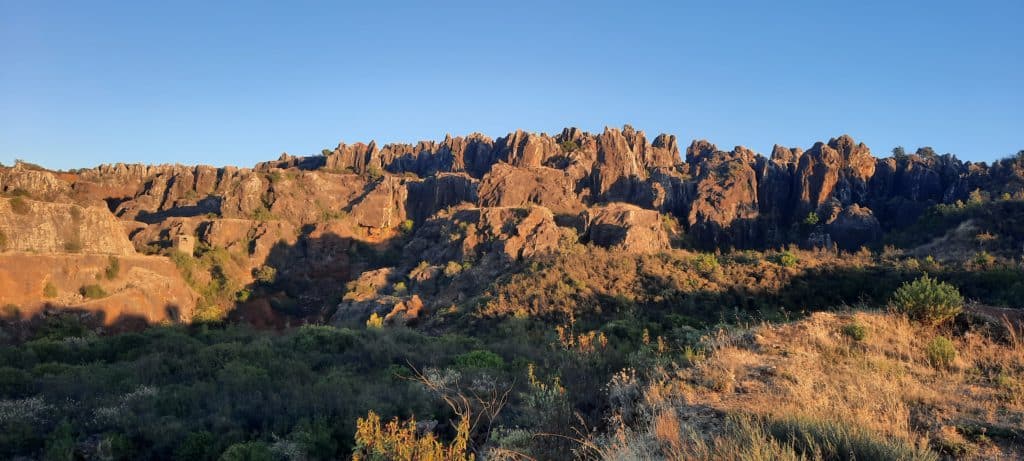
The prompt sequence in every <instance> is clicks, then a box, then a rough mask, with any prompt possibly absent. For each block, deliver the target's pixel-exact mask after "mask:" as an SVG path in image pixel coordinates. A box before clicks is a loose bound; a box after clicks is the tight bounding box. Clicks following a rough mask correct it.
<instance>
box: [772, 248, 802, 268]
mask: <svg viewBox="0 0 1024 461" xmlns="http://www.w3.org/2000/svg"><path fill="white" fill-rule="evenodd" d="M774 260H775V263H776V264H778V265H780V266H782V267H796V265H797V263H799V262H800V259H799V258H797V256H796V255H795V254H793V252H792V251H788V250H787V251H783V252H781V253H779V254H777V255H775V258H774Z"/></svg>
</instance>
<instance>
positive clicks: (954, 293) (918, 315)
mask: <svg viewBox="0 0 1024 461" xmlns="http://www.w3.org/2000/svg"><path fill="white" fill-rule="evenodd" d="M889 305H890V306H891V307H892V308H893V309H894V310H896V311H897V312H902V313H904V314H906V315H907V316H908V317H910V318H911V319H914V320H917V321H920V322H922V323H925V324H928V325H939V324H942V323H945V322H947V321H949V320H951V319H953V317H956V315H957V314H959V313H960V311H961V310H962V309H963V305H964V298H963V297H962V296H960V291H959V290H957V289H956V287H955V286H953V285H950V284H948V283H945V282H940V281H938V280H935V279H933V278H931V277H929V276H928V274H925V275H923V276H921V278H919V279H917V280H914V281H913V282H907V283H904V284H903V285H901V286H900V287H899V288H898V289H897V290H896V292H895V293H893V295H892V299H891V300H890V301H889Z"/></svg>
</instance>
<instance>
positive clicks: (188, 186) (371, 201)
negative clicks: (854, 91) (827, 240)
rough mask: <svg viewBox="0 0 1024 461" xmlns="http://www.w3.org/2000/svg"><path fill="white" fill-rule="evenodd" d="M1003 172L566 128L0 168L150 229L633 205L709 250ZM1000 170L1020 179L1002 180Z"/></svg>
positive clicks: (882, 214) (961, 191)
mask: <svg viewBox="0 0 1024 461" xmlns="http://www.w3.org/2000/svg"><path fill="white" fill-rule="evenodd" d="M999 165H1001V164H999V163H997V164H996V165H994V166H993V167H989V166H987V165H985V164H973V163H970V162H962V161H960V160H958V159H956V158H955V157H953V156H951V155H948V154H947V155H941V156H940V155H935V154H934V153H932V152H931V151H930V149H923V150H922V151H920V152H918V153H915V154H911V155H906V156H904V157H902V158H899V159H896V158H891V157H889V158H876V157H874V156H873V155H872V153H871V150H870V149H869V148H868V147H867V146H866V145H864V144H863V143H858V142H856V141H855V140H854V139H853V138H852V137H850V136H848V135H842V136H839V137H836V138H832V139H829V140H828V142H818V143H815V144H813V145H812V146H811V147H810V148H808V149H806V150H803V149H800V148H796V147H784V146H780V145H776V146H774V147H773V149H772V151H771V153H770V154H769V155H768V156H763V155H761V154H758V153H756V152H754V151H752V150H750V149H747V148H745V147H742V146H737V147H736V148H734V149H732V150H730V151H723V150H720V149H718V147H716V146H715V145H714V144H712V143H710V142H708V141H706V140H696V141H693V142H692V143H691V144H690V145H689V147H687V148H686V150H685V155H681V153H680V148H679V145H678V141H677V138H676V137H675V136H673V135H670V134H659V135H658V136H656V137H654V139H653V141H648V139H647V136H646V134H645V133H644V132H643V131H639V130H636V129H634V128H633V127H632V126H629V125H625V126H623V127H622V128H621V129H617V128H610V127H606V128H605V129H604V130H603V131H602V132H601V133H597V134H593V133H588V132H586V131H583V130H580V129H578V128H566V129H564V130H562V131H561V132H560V133H558V134H556V135H548V134H545V133H530V132H526V131H523V130H517V131H514V132H511V133H509V134H507V135H505V136H503V137H498V138H496V139H492V138H490V137H488V136H486V135H483V134H480V133H473V134H470V135H467V136H451V135H446V136H445V137H444V139H443V140H441V141H419V142H417V143H415V144H397V143H396V144H386V145H383V146H380V145H378V144H377V143H376V142H373V141H371V142H369V143H355V144H346V143H339V144H338V146H337V147H335V148H334V149H330V150H328V149H325V150H324V151H323V152H322V153H321V155H314V156H306V157H300V156H292V155H287V154H283V155H282V156H281V157H280V158H278V159H277V160H274V161H267V162H262V163H259V164H257V165H255V167H253V168H235V167H222V168H214V167H210V166H202V165H200V166H184V165H141V164H131V165H128V164H114V165H101V166H99V167H96V168H92V169H85V170H80V171H78V172H77V173H75V174H74V175H73V178H72V179H68V178H64V179H63V180H61V179H55V178H56V177H55V176H54V175H53V174H51V173H49V172H45V171H38V170H35V169H28V168H24V167H15V168H8V169H0V192H3V191H5V190H6V191H11V190H17V189H23V190H29V191H31V192H32V193H33V194H38V195H39V196H40V197H45V198H46V199H49V200H61V199H62V198H63V199H67V200H74V201H77V202H78V203H89V204H103V203H105V204H106V205H107V207H108V208H109V209H110V210H111V211H112V212H113V213H114V214H115V215H116V216H117V217H118V218H120V219H122V220H128V221H136V222H141V223H143V224H146V225H154V224H158V223H160V222H162V221H164V220H166V219H168V218H172V217H188V216H201V215H206V216H218V217H223V218H236V219H265V218H267V217H272V218H274V219H281V220H284V221H287V222H291V223H293V224H295V225H296V226H299V225H306V224H312V223H316V222H318V221H320V220H322V218H323V217H324V216H335V215H340V214H347V215H350V216H352V217H353V218H354V220H355V222H356V223H357V225H358V226H361V227H364V228H366V229H368V230H381V229H392V228H396V227H397V226H399V225H400V224H401V223H402V222H404V221H406V220H411V221H414V222H417V223H421V222H424V221H425V220H426V219H428V218H429V217H430V216H432V215H433V214H434V213H436V212H437V211H439V210H442V209H444V208H448V207H453V206H474V207H509V206H511V207H523V206H528V205H539V206H543V207H546V208H549V209H550V210H552V211H553V212H554V213H555V214H556V215H578V214H579V213H581V212H583V211H585V210H587V209H588V208H591V207H594V206H598V205H602V204H608V203H620V202H621V203H629V204H633V205H636V206H638V207H641V208H646V209H650V210H654V211H657V212H660V213H664V214H667V215H671V216H673V217H675V218H677V219H678V220H679V222H681V223H682V224H683V226H684V228H685V230H686V232H687V233H688V234H689V235H690V236H691V241H693V242H694V243H695V244H697V245H699V246H702V247H706V248H713V247H741V248H758V247H765V246H778V245H783V244H786V243H800V244H807V243H808V240H806V237H807V236H806V235H803V234H802V233H801V231H800V229H799V225H800V223H801V222H802V221H804V220H805V219H807V216H808V215H809V214H812V213H813V214H816V215H818V216H819V219H820V220H821V223H820V225H821V226H825V227H823V228H822V229H823V230H824V231H826V232H833V231H834V233H835V235H832V236H831V237H832V238H831V241H833V242H836V244H837V245H838V246H840V247H844V248H847V247H852V246H855V245H861V244H869V243H871V242H872V241H874V240H877V237H878V236H879V235H881V231H882V230H885V229H890V228H893V227H894V226H899V225H905V224H907V223H908V221H910V220H913V219H914V218H915V217H916V216H917V215H918V214H919V213H920V212H921V211H922V210H924V209H925V208H926V207H927V206H929V205H932V204H936V203H952V202H955V201H956V200H966V199H967V197H968V195H969V194H970V193H971V191H973V190H975V189H983V190H993V189H1000V188H1006V187H1013V184H1017V187H1018V188H1019V187H1021V186H1020V184H1021V182H1020V181H1018V182H1016V183H1015V182H1013V181H1014V180H1013V179H1012V178H1014V177H1015V176H1014V171H1013V169H1012V168H1005V167H1001V166H999ZM996 173H998V174H1000V175H1001V176H1002V177H1003V178H1009V179H1006V180H1004V181H1002V182H1000V183H996V182H995V181H994V180H993V176H995V174H996ZM1018 175H1019V172H1018ZM1009 192H1013V191H1012V190H1011V191H1009ZM993 193H995V191H993ZM854 206H856V207H857V208H851V207H854ZM866 214H870V215H871V217H872V220H867V221H871V222H877V224H878V229H865V230H864V232H866V233H867V234H868V235H869V236H872V237H873V238H867V239H864V238H862V236H850V235H849V234H850V233H849V232H848V231H840V230H839V229H847V230H848V229H849V228H850V225H849V221H850V220H851V219H852V217H853V216H860V217H864V216H865V215H866ZM837 219H841V222H840V223H839V224H836V225H832V224H833V221H834V220H837ZM864 226H865V224H864V223H861V225H860V226H858V228H862V227H864Z"/></svg>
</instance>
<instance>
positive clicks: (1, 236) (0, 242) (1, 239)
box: [0, 230, 7, 251]
mask: <svg viewBox="0 0 1024 461" xmlns="http://www.w3.org/2000/svg"><path fill="white" fill-rule="evenodd" d="M5 249H7V234H5V233H4V231H2V230H0V251H3V250H5Z"/></svg>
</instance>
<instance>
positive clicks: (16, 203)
mask: <svg viewBox="0 0 1024 461" xmlns="http://www.w3.org/2000/svg"><path fill="white" fill-rule="evenodd" d="M11 211H13V212H15V213H16V214H21V215H25V214H29V213H31V212H32V207H31V206H29V204H28V202H26V201H25V199H23V198H21V197H14V198H12V199H11Z"/></svg>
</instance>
